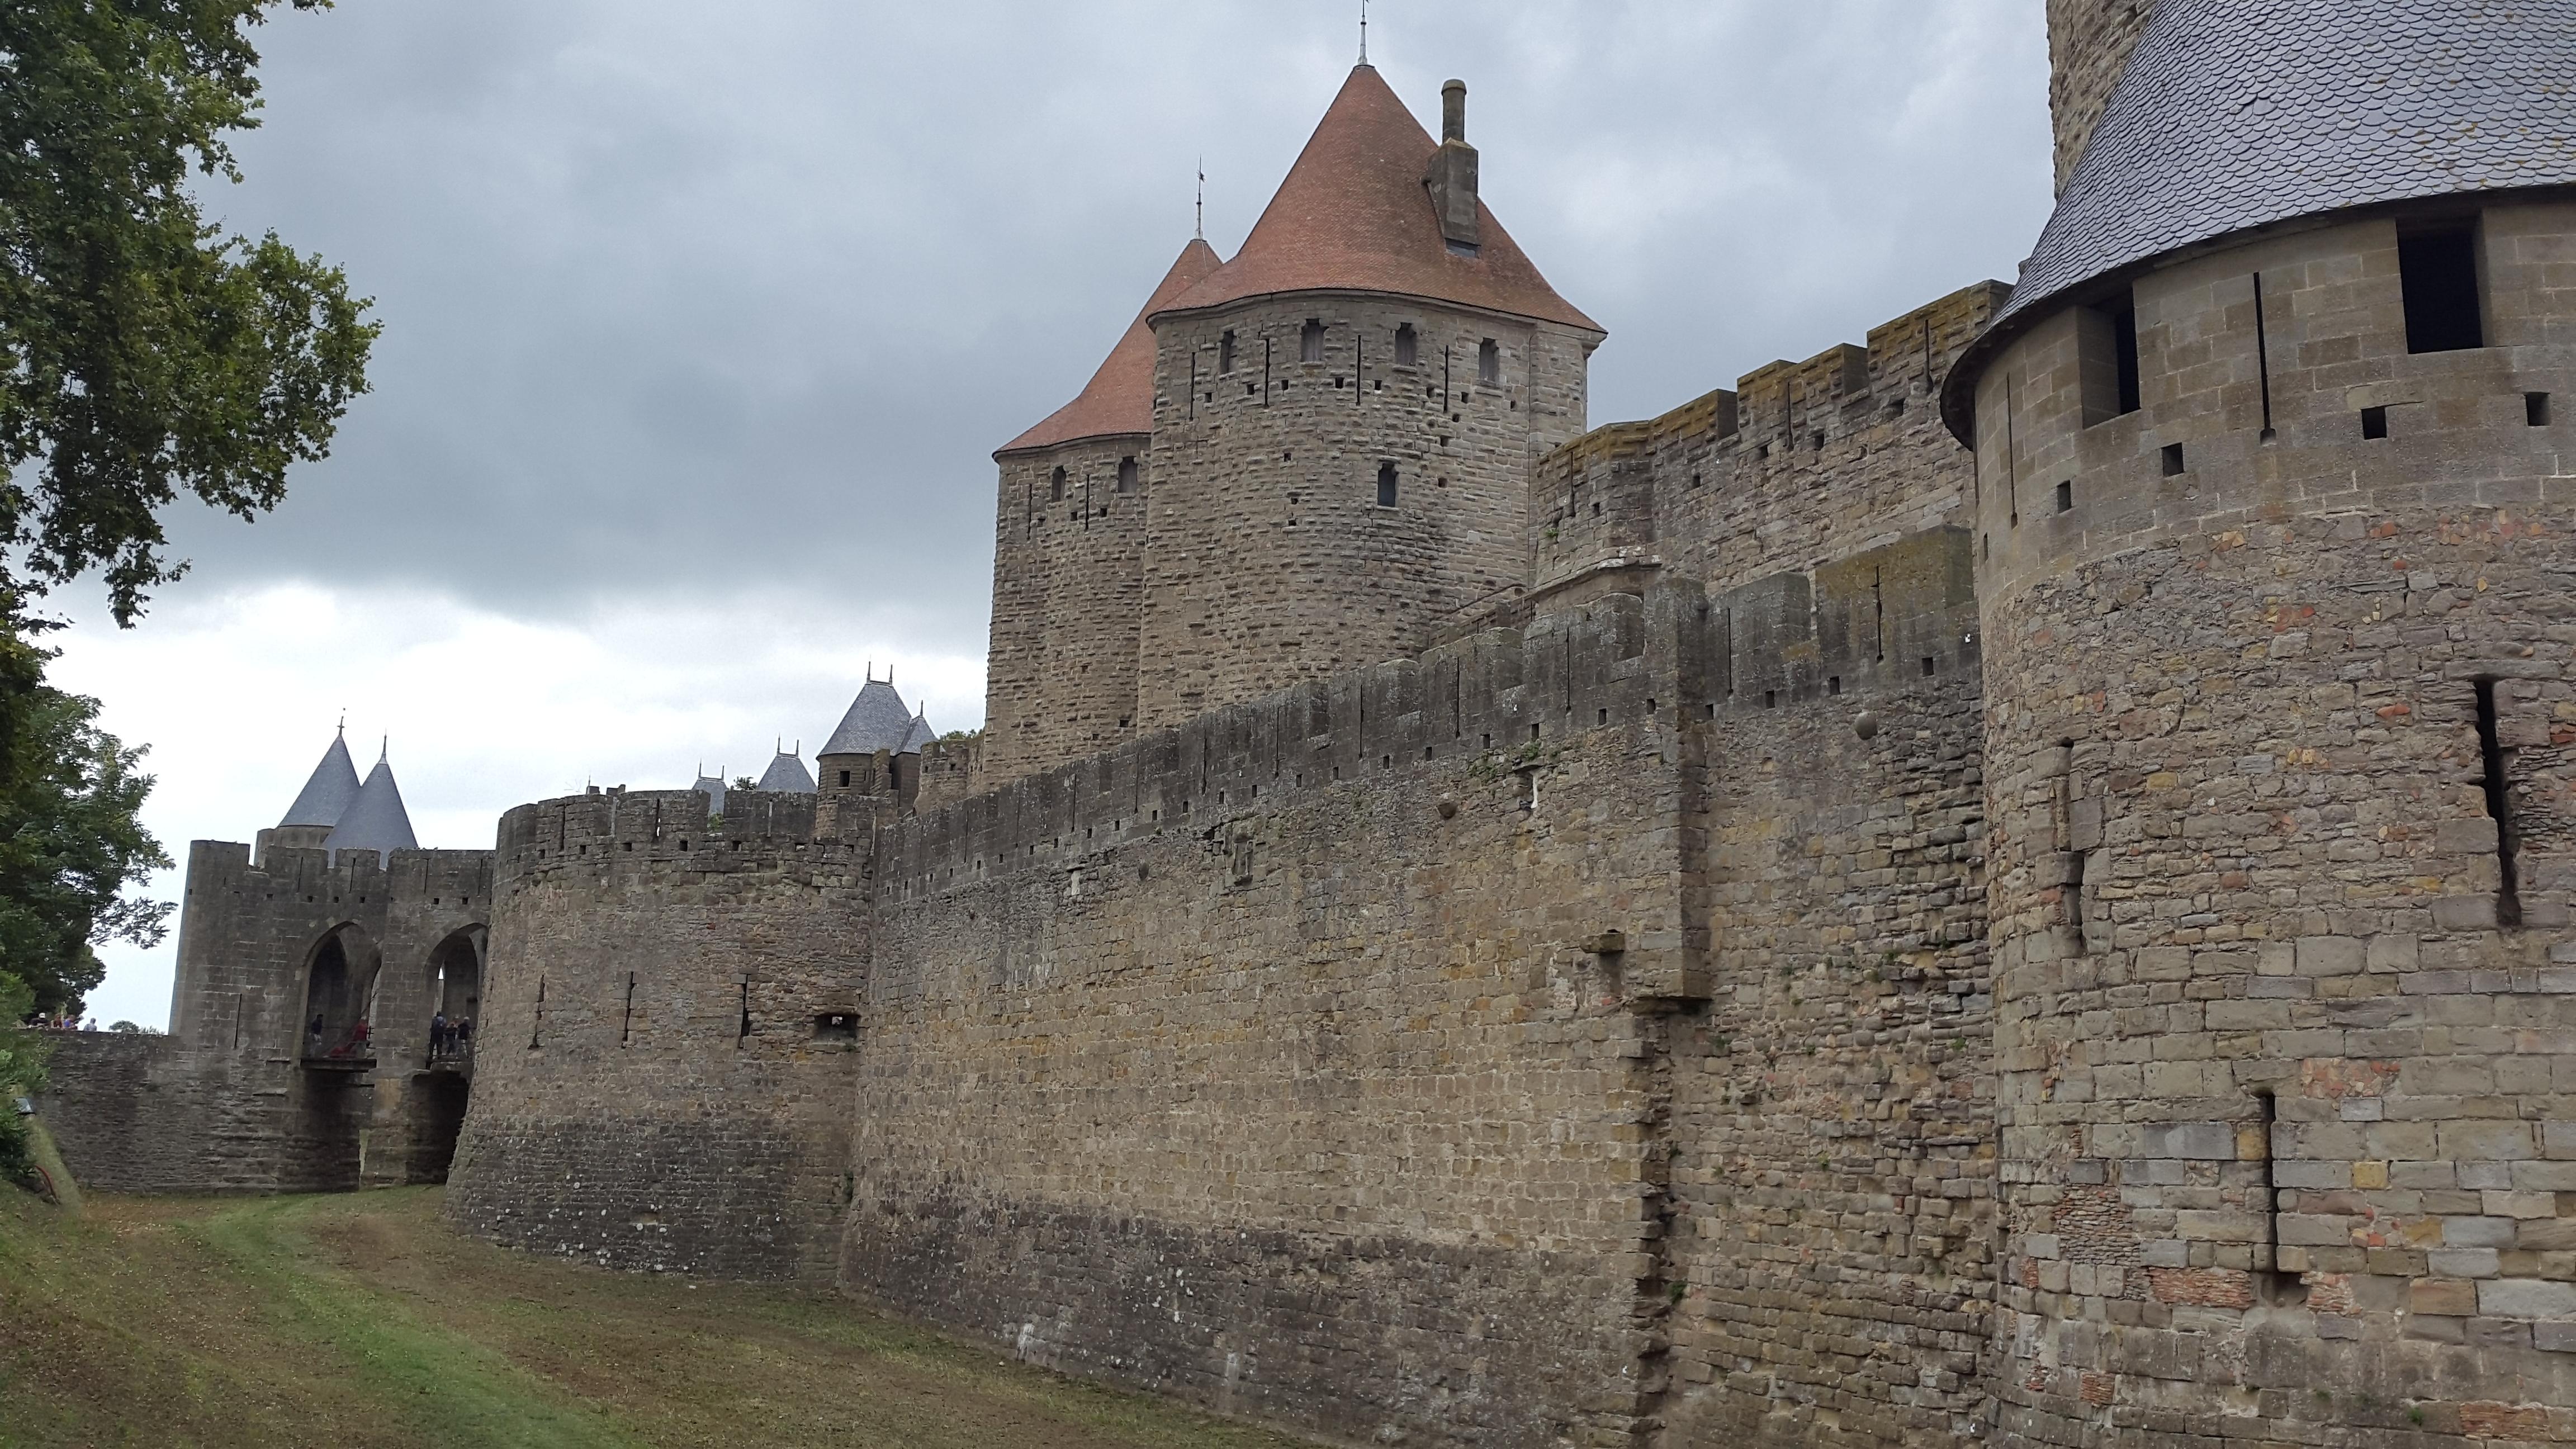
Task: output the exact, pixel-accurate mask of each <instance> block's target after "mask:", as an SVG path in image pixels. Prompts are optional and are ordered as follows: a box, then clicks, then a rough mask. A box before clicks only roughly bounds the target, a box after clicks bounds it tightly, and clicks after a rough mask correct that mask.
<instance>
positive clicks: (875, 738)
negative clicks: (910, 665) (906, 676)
mask: <svg viewBox="0 0 2576 1449" xmlns="http://www.w3.org/2000/svg"><path fill="white" fill-rule="evenodd" d="M911 734H912V710H911V709H910V708H909V707H907V706H906V705H905V704H904V702H903V696H902V695H900V694H897V693H895V692H894V681H892V680H890V679H871V680H869V681H868V682H867V683H866V685H864V686H862V687H861V688H860V690H859V697H858V698H856V699H854V700H851V701H850V708H849V712H848V713H846V714H844V715H842V716H841V723H840V724H839V725H838V726H837V727H836V728H834V729H833V731H832V737H831V738H830V739H828V740H825V741H824V742H823V748H821V749H820V750H817V751H815V752H814V758H816V759H818V760H819V759H821V758H822V757H823V756H825V755H873V754H875V753H876V752H877V751H879V750H892V751H894V752H895V753H897V754H901V753H903V747H904V741H905V740H906V739H907V738H909V737H910V736H911Z"/></svg>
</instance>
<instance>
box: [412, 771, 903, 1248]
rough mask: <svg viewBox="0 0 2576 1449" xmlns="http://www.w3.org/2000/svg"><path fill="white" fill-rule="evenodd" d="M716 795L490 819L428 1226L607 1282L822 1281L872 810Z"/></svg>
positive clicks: (612, 798) (844, 1189) (840, 1180)
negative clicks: (450, 1137) (571, 1265)
mask: <svg viewBox="0 0 2576 1449" xmlns="http://www.w3.org/2000/svg"><path fill="white" fill-rule="evenodd" d="M817 805H818V802H817V800H816V798H815V797H813V796H785V795H764V794H761V793H758V792H755V791H747V790H746V791H736V792H733V793H730V794H728V795H727V796H726V799H725V815H724V819H723V820H722V822H721V823H720V824H715V823H711V822H710V820H709V818H708V814H707V797H706V796H704V795H702V794H699V793H697V792H696V791H693V790H674V791H653V792H611V793H608V794H598V793H593V794H590V795H584V796H574V797H571V798H569V799H562V800H550V801H545V802H543V803H540V804H535V805H523V806H520V807H519V808H518V809H515V810H513V811H511V812H510V813H509V814H508V815H506V816H504V817H502V822H501V835H500V844H499V848H498V851H497V855H496V865H495V872H494V884H495V889H496V900H495V904H494V910H493V913H492V941H491V953H492V954H491V960H492V972H491V975H492V981H491V985H490V987H489V989H488V990H487V993H486V997H485V1002H484V1022H483V1027H482V1038H483V1040H482V1045H481V1047H480V1048H479V1051H478V1056H477V1061H476V1088H475V1090H476V1102H475V1107H474V1110H473V1111H472V1113H471V1114H469V1116H468V1118H467V1122H466V1130H465V1135H464V1139H463V1141H462V1143H461V1144H460V1145H459V1147H458V1150H457V1156H456V1162H455V1165H454V1167H453V1169H452V1170H451V1173H450V1176H449V1179H448V1182H449V1191H448V1195H447V1211H448V1213H449V1215H450V1216H451V1217H452V1218H453V1219H455V1220H456V1221H457V1222H459V1223H460V1224H462V1225H464V1226H465V1227H467V1228H469V1229H471V1230H473V1231H475V1232H477V1233H480V1234H483V1235H485V1236H488V1237H492V1238H495V1239H497V1240H499V1241H502V1242H505V1243H510V1244H513V1245H516V1246H521V1247H527V1248H532V1249H536V1250H539V1251H545V1252H555V1253H562V1254H565V1255H568V1256H577V1257H582V1258H586V1259H589V1260H591V1261H594V1262H599V1263H603V1264H606V1265H609V1266H613V1267H625V1268H650V1269H656V1270H669V1271H675V1272H692V1273H714V1274H724V1275H730V1276H738V1277H781V1276H794V1275H803V1276H807V1277H828V1276H829V1274H830V1273H831V1263H832V1239H833V1237H834V1228H833V1223H834V1220H835V1219H836V1218H837V1216H838V1214H839V1213H840V1211H841V1208H842V1206H843V1204H844V1203H845V1202H846V1201H847V1195H848V1190H849V1188H848V1180H847V1177H846V1173H847V1171H848V1165H849V1154H848V1132H849V1120H848V1116H847V1112H848V1104H849V1097H850V1079H851V1075H852V1071H853V1068H854V1065H855V1062H856V1058H855V1057H854V1055H853V1053H854V1051H855V1050H856V1040H855V1020H856V1013H857V1011H858V1008H859V1003H860V996H861V992H862V981H863V978H864V975H865V966H866V961H867V955H868V942H869V926H868V900H867V891H868V879H869V876H868V848H867V841H868V834H869V831H870V829H871V828H872V827H873V824H874V815H873V814H872V813H870V812H868V811H866V810H864V809H852V810H846V811H845V810H842V809H838V808H832V807H829V806H827V807H826V814H825V816H824V819H823V820H822V822H821V828H820V829H818V828H817V824H818V822H817Z"/></svg>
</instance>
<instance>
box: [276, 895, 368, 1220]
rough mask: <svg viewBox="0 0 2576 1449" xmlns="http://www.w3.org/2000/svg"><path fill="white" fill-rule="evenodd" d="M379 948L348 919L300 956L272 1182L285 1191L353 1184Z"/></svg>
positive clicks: (362, 1143) (360, 1151)
mask: <svg viewBox="0 0 2576 1449" xmlns="http://www.w3.org/2000/svg"><path fill="white" fill-rule="evenodd" d="M383 962H384V956H383V952H382V951H381V950H380V949H379V948H378V946H377V944H376V941H375V938H374V937H373V936H371V935H369V934H368V933H367V931H366V930H365V928H363V927H361V926H359V925H358V924H357V923H355V922H353V921H344V922H342V923H341V924H339V925H337V926H334V927H332V928H331V929H330V930H328V931H325V932H323V933H322V936H321V938H320V939H318V940H316V941H315V942H314V943H313V946H312V948H311V949H310V950H308V951H307V952H305V956H304V1001H303V1010H302V1011H301V1013H300V1014H299V1015H298V1017H297V1020H296V1023H295V1028H296V1039H297V1043H298V1046H297V1052H296V1056H297V1060H298V1064H299V1065H300V1067H301V1068H302V1070H300V1071H298V1072H296V1073H295V1074H294V1075H295V1082H294V1085H293V1087H292V1089H291V1090H290V1092H289V1094H288V1103H289V1108H288V1118H287V1133H286V1140H285V1142H284V1143H283V1144H282V1145H283V1149H284V1153H283V1156H282V1157H281V1159H280V1160H279V1163H278V1176H277V1181H278V1186H279V1187H280V1188H281V1189H283V1190H285V1191H288V1192H332V1191H344V1190H346V1189H349V1188H353V1187H356V1186H358V1183H359V1178H360V1174H361V1173H362V1171H363V1168H364V1162H365V1156H366V1136H365V1134H366V1123H367V1118H368V1115H369V1113H370V1111H371V1110H372V1106H373V1101H374V1093H373V1090H372V1088H371V1086H370V1083H369V1080H368V1073H369V1070H370V1069H371V1068H373V1067H374V1066H375V1052H376V1045H375V1030H374V1023H373V1020H372V1013H373V1011H374V1009H375V996H376V983H377V978H378V975H379V974H380V970H381V968H382V966H383Z"/></svg>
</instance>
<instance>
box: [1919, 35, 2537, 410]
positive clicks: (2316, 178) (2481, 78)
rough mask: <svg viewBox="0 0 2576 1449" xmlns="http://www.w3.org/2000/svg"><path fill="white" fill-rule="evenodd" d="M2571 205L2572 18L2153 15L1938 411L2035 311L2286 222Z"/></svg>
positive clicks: (1967, 391) (1965, 396)
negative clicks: (2442, 207) (2324, 216)
mask: <svg viewBox="0 0 2576 1449" xmlns="http://www.w3.org/2000/svg"><path fill="white" fill-rule="evenodd" d="M2566 185H2576V7H2571V6H2569V5H2568V4H2567V3H2566V0H2371V3H2366V4H2365V3H2363V0H2159V3H2158V4H2157V5H2156V7H2155V11H2154V13H2153V14H2152V16H2151V17H2150V18H2149V19H2148V21H2147V28H2146V31H2145V33H2144V34H2142V35H2141V36H2140V37H2139V39H2138V46H2137V49H2136V50H2135V51H2133V52H2132V53H2131V54H2130V57H2129V63H2128V65H2127V67H2126V68H2125V69H2124V70H2122V71H2121V73H2120V82H2119V84H2118V86H2117V87H2115V88H2114V89H2113V91H2112V93H2111V99H2110V103H2109V104H2108V105H2107V106H2106V107H2105V108H2104V110H2103V112H2102V119H2101V122H2100V123H2099V124H2098V125H2097V126H2095V128H2094V131H2093V136H2092V139H2091V140H2090V141H2089V142H2088V143H2087V145H2086V148H2085V152H2084V158H2083V160H2081V161H2079V162H2078V163H2076V167H2075V174H2074V176H2073V177H2072V178H2070V179H2069V180H2068V182H2067V185H2066V190H2065V192H2064V194H2062V195H2061V196H2060V197H2059V198H2058V202H2057V210H2056V213H2055V214H2054V215H2052V216H2051V217H2050V218H2049V219H2048V225H2047V227H2046V229H2044V230H2043V231H2041V233H2040V237H2039V245H2038V246H2037V247H2036V248H2035V249H2034V250H2033V251H2032V252H2031V255H2030V260H2029V261H2027V262H2024V263H2023V264H2022V269H2021V278H2020V280H2019V281H2018V282H2016V283H2015V284H2014V287H2013V294H2012V299H2011V300H2010V301H2009V302H2008V303H2006V304H2005V307H2004V310H2003V311H2002V312H2000V313H1998V314H1997V315H1996V317H1995V321H1994V324H1993V325H1992V326H1990V327H1989V328H1988V329H1987V330H1986V332H1985V334H1984V335H1983V336H1981V337H1979V338H1978V339H1977V341H1976V342H1975V343H1973V344H1971V346H1970V347H1969V349H1968V352H1967V353H1966V354H1965V355H1963V356H1962V357H1961V358H1960V359H1959V364H1958V366H1956V367H1955V368H1953V369H1952V370H1951V375H1950V380H1949V384H1948V386H1947V387H1945V388H1944V391H1943V397H1942V411H1943V413H1944V415H1945V416H1946V417H1947V418H1948V420H1949V423H1950V427H1951V430H1952V431H1953V432H1955V433H1957V434H1958V435H1959V436H1960V437H1961V438H1962V439H1967V438H1970V437H1971V436H1972V435H1973V431H1974V428H1975V419H1974V417H1973V415H1972V414H1973V411H1974V408H1973V404H1974V400H1975V399H1974V389H1975V386H1976V374H1977V373H1978V372H1979V371H1981V370H1982V364H1983V362H1984V360H1985V359H1986V358H1987V357H1990V356H1992V355H1993V353H1994V352H1995V350H1997V349H1998V348H2000V347H2001V346H2003V344H2004V343H2006V342H2008V341H2010V340H2011V339H2012V338H2013V337H2015V336H2017V335H2019V333H2020V331H2021V329H2022V328H2023V327H2025V326H2027V325H2029V323H2031V322H2032V321H2034V320H2036V319H2037V317H2038V316H2039V315H2041V314H2042V312H2043V311H2044V310H2046V307H2045V304H2047V303H2049V302H2052V301H2055V300H2057V299H2059V298H2062V297H2065V296H2066V295H2067V294H2068V293H2070V292H2074V291H2078V290H2079V289H2081V288H2083V287H2084V286H2085V285H2086V284H2088V283H2091V282H2096V281H2102V280H2105V279H2108V278H2110V277H2112V276H2113V275H2114V274H2115V273H2118V272H2121V271H2124V270H2126V269H2128V268H2130V267H2133V266H2137V265H2139V264H2142V263H2145V262H2148V261H2151V260H2153V259H2155V258H2157V257H2160V256H2164V255H2167V254H2169V253H2172V252H2175V251H2179V250H2181V249H2182V248H2185V247H2189V246H2194V245H2197V244H2200V243H2203V242H2209V241H2214V240H2216V239H2218V238H2220V237H2224V236H2227V235H2230V234H2232V233H2236V232H2242V231H2248V230H2251V229H2253V228H2256V227H2261V226H2268V225H2270V224H2272V223H2275V222H2281V221H2288V220H2290V219H2292V218H2296V217H2305V216H2315V215H2319V214H2321V213H2327V212H2335V211H2346V210H2350V209H2353V208H2356V207H2365V206H2376V205H2381V204H2384V203H2389V202H2398V201H2408V200H2415V199H2420V198H2426V197H2434V196H2450V195H2458V194H2462V193H2474V192H2494V191H2508V190H2522V189H2528V188H2533V187H2545V186H2566Z"/></svg>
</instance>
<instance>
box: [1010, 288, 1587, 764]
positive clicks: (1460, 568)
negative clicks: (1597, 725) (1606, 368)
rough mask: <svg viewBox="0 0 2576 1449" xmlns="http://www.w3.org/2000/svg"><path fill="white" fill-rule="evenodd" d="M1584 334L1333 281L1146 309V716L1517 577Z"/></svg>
mask: <svg viewBox="0 0 2576 1449" xmlns="http://www.w3.org/2000/svg"><path fill="white" fill-rule="evenodd" d="M1310 324H1313V325H1315V326H1316V327H1317V328H1318V329H1319V333H1318V343H1319V348H1318V354H1317V355H1318V357H1319V359H1320V360H1317V361H1311V362H1309V361H1302V360H1301V358H1302V357H1303V356H1304V348H1305V346H1306V338H1307V335H1308V327H1309V325H1310ZM1400 328H1408V329H1410V331H1411V334H1412V337H1413V344H1412V345H1413V359H1412V361H1410V362H1399V361H1398V360H1397V357H1398V351H1397V349H1398V346H1399V343H1398V330H1399V329H1400ZM1599 340H1600V337H1599V334H1597V333H1591V332H1578V331H1575V330H1573V329H1570V328H1567V327H1563V326H1559V325H1556V324H1552V323H1535V322H1531V321H1528V320H1526V319H1521V318H1512V317H1504V316H1499V315H1493V314H1485V313H1477V312H1470V311H1466V310H1463V309H1458V308H1452V307H1444V306H1441V305H1438V304H1436V303H1429V302H1420V301H1413V300H1408V299H1395V298H1387V297H1379V296H1368V295H1351V296H1343V295H1338V294H1330V293H1319V294H1301V295H1299V296H1296V297H1292V298H1285V299H1276V300H1263V301H1256V302H1252V303H1247V304H1244V305H1240V306H1235V307H1230V308H1226V309H1222V310H1218V311H1214V312H1209V313H1204V314H1186V315H1175V316H1166V317H1164V318H1161V319H1159V320H1158V321H1157V323H1156V325H1155V342H1156V347H1157V352H1156V363H1155V379H1154V388H1155V400H1154V408H1155V412H1154V439H1155V458H1156V484H1155V490H1154V497H1153V508H1152V511H1151V513H1150V515H1149V518H1148V521H1147V530H1146V543H1145V615H1144V623H1143V627H1142V632H1141V634H1140V636H1139V638H1140V649H1141V659H1140V681H1141V682H1140V685H1139V689H1138V724H1139V727H1140V728H1168V727H1172V726H1175V725H1178V724H1180V723H1181V722H1183V721H1185V720H1188V719H1191V718H1194V717H1196V716H1197V715H1199V714H1201V713H1203V712H1204V711H1206V710H1209V709H1213V708H1217V707H1220V706H1224V705H1229V704H1237V703H1242V702H1244V701H1247V700H1251V699H1255V698H1258V697H1260V696H1261V695H1264V694H1267V693H1269V692H1270V691H1272V690H1275V689H1278V688H1281V687H1283V686H1285V685H1288V684H1292V683H1295V682H1297V681H1299V680H1310V679H1323V678H1327V677H1329V676H1332V675H1336V674H1340V673H1344V672H1347V671H1350V670H1353V669H1359V668H1364V667H1367V666H1370V665H1374V664H1379V663H1383V662H1385V661H1387V660H1390V659H1398V658H1403V657H1406V656H1409V655H1412V654H1415V653H1418V652H1420V651H1421V650H1422V649H1423V648H1424V647H1425V646H1426V645H1428V644H1429V643H1430V642H1431V641H1432V640H1433V639H1434V638H1436V637H1438V636H1439V634H1440V633H1441V630H1442V626H1443V625H1444V624H1451V623H1454V622H1456V621H1458V620H1460V619H1463V618H1464V617H1465V616H1466V615H1467V613H1468V611H1470V610H1472V609H1474V608H1476V607H1478V606H1479V605H1482V604H1484V603H1487V602H1489V601H1490V600H1491V599H1493V598H1495V597H1499V596H1501V595H1503V594H1507V593H1513V592H1517V591H1519V590H1520V589H1521V588H1522V587H1524V586H1525V583H1526V575H1527V566H1528V560H1527V558H1526V556H1525V554H1524V553H1523V543H1522V538H1523V533H1524V525H1525V522H1526V518H1527V506H1528V497H1529V472H1530V467H1531V464H1532V463H1533V462H1534V461H1535V460H1536V459H1537V458H1538V457H1539V456H1540V455H1541V454H1543V453H1546V452H1547V451H1549V450H1550V449H1553V448H1554V447H1556V446H1557V445H1558V444H1560V443H1563V442H1566V441H1569V440H1571V439H1573V438H1574V437H1576V436H1578V435H1580V434H1581V433H1582V432H1583V430H1584V373H1585V367H1586V359H1587V357H1588V355H1589V353H1590V351H1591V349H1592V348H1593V346H1595V345H1596V344H1597V343H1598V342H1599ZM1488 341H1490V342H1492V343H1493V346H1494V350H1495V359H1496V362H1495V370H1494V373H1493V375H1492V379H1491V380H1490V381H1488V380H1487V379H1486V377H1485V376H1484V375H1483V373H1482V364H1481V358H1482V357H1483V355H1484V349H1485V344H1486V343H1487V342H1488ZM1382 475H1383V476H1385V477H1386V478H1387V479H1388V481H1389V482H1391V483H1392V485H1393V490H1394V496H1393V501H1392V503H1391V504H1385V505H1382V504H1381V503H1380V501H1379V500H1380V497H1381V485H1380V479H1381V476H1382ZM997 778H998V776H997Z"/></svg>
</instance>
